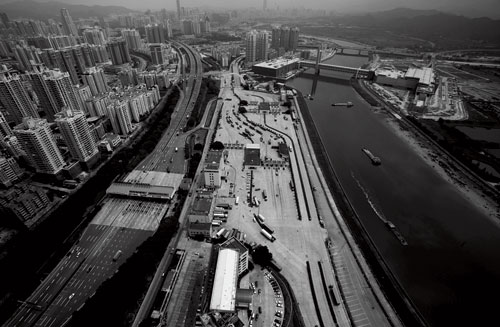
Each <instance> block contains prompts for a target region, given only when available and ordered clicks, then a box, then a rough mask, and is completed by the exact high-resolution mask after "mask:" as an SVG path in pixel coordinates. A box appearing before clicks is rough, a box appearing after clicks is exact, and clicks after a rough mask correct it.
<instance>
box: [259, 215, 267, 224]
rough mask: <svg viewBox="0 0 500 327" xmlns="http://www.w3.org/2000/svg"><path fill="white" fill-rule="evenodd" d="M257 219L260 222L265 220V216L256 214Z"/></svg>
mask: <svg viewBox="0 0 500 327" xmlns="http://www.w3.org/2000/svg"><path fill="white" fill-rule="evenodd" d="M257 219H259V220H260V222H261V223H263V222H265V221H266V218H265V217H264V216H263V215H261V214H260V213H259V214H258V215H257Z"/></svg>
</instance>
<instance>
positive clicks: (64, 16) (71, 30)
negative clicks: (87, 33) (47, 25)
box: [61, 8, 78, 36]
mask: <svg viewBox="0 0 500 327" xmlns="http://www.w3.org/2000/svg"><path fill="white" fill-rule="evenodd" d="M61 22H62V26H63V31H64V33H66V35H73V36H78V30H77V29H76V25H75V23H73V18H71V16H70V15H69V11H68V9H66V8H62V9H61Z"/></svg>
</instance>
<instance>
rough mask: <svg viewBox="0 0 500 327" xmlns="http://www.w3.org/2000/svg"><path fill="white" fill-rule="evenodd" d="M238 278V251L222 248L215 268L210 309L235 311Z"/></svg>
mask: <svg viewBox="0 0 500 327" xmlns="http://www.w3.org/2000/svg"><path fill="white" fill-rule="evenodd" d="M237 278H238V252H237V251H236V250H232V249H221V250H220V251H219V257H218V259H217V267H216V269H215V277H214V286H213V289H212V298H211V299H210V310H216V311H219V312H233V311H234V310H235V308H236V281H237Z"/></svg>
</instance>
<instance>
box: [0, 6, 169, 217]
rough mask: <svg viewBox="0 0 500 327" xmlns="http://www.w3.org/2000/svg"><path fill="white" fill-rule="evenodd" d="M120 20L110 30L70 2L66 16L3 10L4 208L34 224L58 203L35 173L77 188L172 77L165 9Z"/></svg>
mask: <svg viewBox="0 0 500 327" xmlns="http://www.w3.org/2000/svg"><path fill="white" fill-rule="evenodd" d="M114 19H115V22H114V23H113V24H115V25H118V27H117V28H114V29H111V28H110V23H109V22H107V21H105V20H104V18H102V17H101V18H99V19H98V21H97V20H92V19H88V20H85V19H79V20H78V21H74V20H73V18H72V17H71V15H70V13H69V11H68V10H67V9H61V11H60V23H59V22H57V21H56V20H53V19H49V20H48V21H40V20H33V19H16V20H10V19H9V17H8V16H7V15H6V14H4V13H2V15H1V17H0V58H2V59H3V60H2V66H0V186H1V188H3V189H4V190H0V193H1V194H0V198H1V199H2V202H1V206H0V207H1V210H2V212H4V213H6V214H7V216H13V217H15V218H17V219H18V220H20V221H22V222H25V224H26V225H30V223H29V221H31V220H32V219H34V218H36V217H38V216H39V215H40V213H41V212H43V211H44V210H43V209H45V208H46V207H47V206H48V205H50V203H51V201H48V200H47V196H46V195H45V194H46V192H47V191H46V190H42V189H40V188H39V187H36V186H33V185H32V183H31V179H32V178H33V177H37V178H38V177H39V176H42V178H44V179H45V180H50V181H52V182H55V183H57V185H58V186H63V187H65V186H68V185H70V186H71V187H75V186H77V185H78V182H77V181H78V180H80V179H83V177H82V178H80V176H83V175H82V174H84V173H82V172H84V171H87V172H88V171H91V170H92V169H93V168H94V167H96V165H97V163H99V162H100V159H101V158H102V155H104V154H105V155H109V154H111V153H112V152H113V151H114V150H115V149H116V148H117V147H118V146H120V144H122V143H123V141H125V140H126V139H127V138H128V137H129V136H130V135H131V134H132V133H133V132H134V131H135V130H136V129H137V127H138V126H139V125H138V124H139V123H140V121H141V120H143V119H144V118H145V117H147V116H148V115H149V113H150V112H151V111H152V110H153V109H154V107H155V106H156V105H157V104H158V103H159V101H160V97H161V96H160V92H161V91H162V90H165V89H166V88H168V87H169V86H170V85H171V82H170V79H171V78H172V75H171V73H172V71H175V66H174V68H172V67H170V64H171V63H172V62H174V61H175V58H176V53H175V51H173V50H172V48H171V47H170V45H168V44H167V43H166V42H167V40H168V39H170V38H171V37H172V29H171V27H170V20H169V18H168V17H167V16H166V15H165V12H159V13H158V14H157V15H156V16H153V15H151V16H147V17H146V15H140V14H138V15H125V16H117V17H116V18H114ZM134 53H135V55H136V56H142V57H143V58H146V59H143V60H144V61H143V62H145V63H146V64H148V62H149V66H150V69H149V70H146V68H148V67H147V66H146V65H143V64H142V63H141V61H140V60H139V59H141V58H139V59H137V58H133V57H134ZM148 58H150V59H149V60H147V59H148ZM133 59H134V61H133ZM28 185H31V186H29V187H28ZM14 190H15V191H14ZM49 193H50V192H49ZM13 194H14V195H13ZM59 196H60V194H59ZM14 198H16V199H17V200H16V201H14V200H13V199H14Z"/></svg>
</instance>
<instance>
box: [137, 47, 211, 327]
mask: <svg viewBox="0 0 500 327" xmlns="http://www.w3.org/2000/svg"><path fill="white" fill-rule="evenodd" d="M173 46H174V47H176V48H177V49H178V51H179V52H181V51H182V52H183V53H184V54H185V55H187V58H188V60H189V64H190V65H191V66H190V74H189V75H188V76H187V77H185V78H184V79H185V80H186V78H187V85H186V87H185V89H184V93H183V96H184V98H183V100H182V101H181V102H180V105H178V107H177V108H176V109H175V111H176V112H175V113H174V114H175V115H172V121H171V123H170V127H169V129H168V130H167V132H166V133H165V134H164V135H163V137H162V140H161V141H160V142H159V144H158V145H157V147H156V148H155V151H154V152H153V153H152V156H150V160H148V161H146V160H145V161H143V162H141V163H140V164H139V168H140V169H150V170H159V169H165V170H163V171H166V170H167V169H169V168H168V164H169V162H170V158H173V156H174V155H177V156H179V155H182V158H184V154H183V153H181V149H179V150H178V152H175V149H173V145H174V144H178V142H180V141H179V137H180V138H181V139H185V137H186V135H185V134H183V133H182V131H180V129H181V128H182V127H184V125H185V123H186V122H187V119H188V117H187V115H189V114H190V113H191V111H192V110H193V107H194V104H195V103H196V99H197V97H198V95H199V92H200V87H201V79H202V65H201V60H200V56H199V54H197V53H196V52H195V51H194V50H192V49H191V48H190V47H188V46H186V45H184V44H182V43H178V42H173ZM173 131H175V133H174V132H173ZM177 131H180V132H179V136H177ZM174 135H175V136H176V137H174ZM207 139H209V137H207ZM182 152H183V151H182ZM202 160H203V159H202ZM143 167H144V168H143ZM163 167H165V168H163ZM200 167H201V165H200ZM200 167H198V170H200ZM196 175H197V176H198V175H199V174H196ZM188 206H189V203H186V204H185V205H184V208H183V211H182V212H181V214H180V217H179V223H180V228H179V231H178V232H177V234H176V235H175V237H174V238H173V239H172V240H171V241H170V243H169V246H168V247H167V249H166V251H165V254H164V256H163V258H162V260H161V262H160V264H159V266H158V269H157V271H156V274H155V276H154V277H153V280H152V282H151V284H150V287H149V289H148V292H147V294H146V296H145V297H144V300H143V302H142V304H141V307H140V309H139V311H138V312H137V314H136V318H135V320H134V323H133V325H132V326H133V327H135V326H139V324H140V323H141V321H142V320H144V319H145V318H146V317H147V316H148V315H149V314H150V312H151V309H152V307H153V303H154V301H155V299H156V295H157V294H158V291H159V288H160V287H161V285H162V283H163V281H164V276H163V273H164V272H165V271H166V270H167V267H169V265H170V263H171V262H172V258H173V256H174V254H175V251H174V249H175V248H176V247H177V244H178V242H179V240H180V238H181V236H182V235H183V233H182V230H183V228H184V226H183V219H182V217H184V216H185V214H186V210H187V209H186V208H187V207H188Z"/></svg>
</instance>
